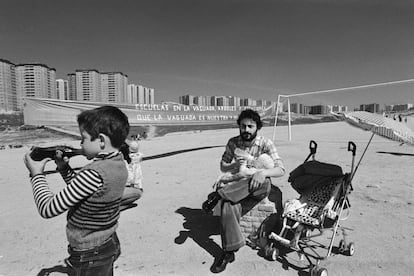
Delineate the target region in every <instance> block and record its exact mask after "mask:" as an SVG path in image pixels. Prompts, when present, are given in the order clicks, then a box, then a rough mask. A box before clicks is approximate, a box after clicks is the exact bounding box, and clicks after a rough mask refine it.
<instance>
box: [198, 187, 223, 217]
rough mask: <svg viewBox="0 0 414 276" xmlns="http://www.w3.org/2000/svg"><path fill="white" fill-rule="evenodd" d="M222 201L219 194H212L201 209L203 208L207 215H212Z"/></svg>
mask: <svg viewBox="0 0 414 276" xmlns="http://www.w3.org/2000/svg"><path fill="white" fill-rule="evenodd" d="M220 199H221V196H220V195H219V193H218V192H212V193H210V194H209V195H208V197H207V200H206V201H204V202H203V205H202V207H201V208H203V210H204V211H205V212H206V213H211V212H212V211H213V209H214V207H215V206H216V205H217V203H218V202H219V200H220Z"/></svg>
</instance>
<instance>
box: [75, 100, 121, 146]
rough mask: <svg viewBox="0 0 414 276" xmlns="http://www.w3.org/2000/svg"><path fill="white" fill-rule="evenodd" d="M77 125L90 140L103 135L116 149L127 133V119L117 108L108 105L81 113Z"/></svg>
mask: <svg viewBox="0 0 414 276" xmlns="http://www.w3.org/2000/svg"><path fill="white" fill-rule="evenodd" d="M78 125H79V127H80V128H82V129H84V130H85V131H86V132H87V133H88V134H89V135H90V136H91V139H92V140H95V139H96V138H98V136H99V133H102V134H105V135H106V136H108V137H109V139H111V144H112V146H113V147H114V148H117V149H119V148H120V147H121V145H122V144H123V143H124V141H125V139H126V138H127V136H128V133H129V122H128V117H127V116H126V115H125V114H124V113H123V112H122V111H121V110H120V109H119V108H117V107H114V106H110V105H106V106H101V107H98V108H95V109H91V110H85V111H83V112H82V113H80V114H79V115H78Z"/></svg>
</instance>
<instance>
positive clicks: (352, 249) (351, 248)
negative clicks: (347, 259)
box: [348, 242, 355, 256]
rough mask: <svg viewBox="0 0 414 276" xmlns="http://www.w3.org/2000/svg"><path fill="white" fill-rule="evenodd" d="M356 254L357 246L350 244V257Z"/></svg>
mask: <svg viewBox="0 0 414 276" xmlns="http://www.w3.org/2000/svg"><path fill="white" fill-rule="evenodd" d="M354 253H355V245H354V243H353V242H350V243H349V244H348V255H349V256H352V255H354Z"/></svg>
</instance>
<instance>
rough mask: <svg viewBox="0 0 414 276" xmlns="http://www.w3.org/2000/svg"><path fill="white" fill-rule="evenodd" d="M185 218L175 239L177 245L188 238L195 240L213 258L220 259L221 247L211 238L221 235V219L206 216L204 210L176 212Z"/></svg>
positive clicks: (182, 209)
mask: <svg viewBox="0 0 414 276" xmlns="http://www.w3.org/2000/svg"><path fill="white" fill-rule="evenodd" d="M175 212H176V213H177V214H181V215H182V216H183V217H184V223H183V227H184V229H185V230H182V231H180V233H179V235H178V237H176V238H175V243H176V244H183V243H184V242H185V241H186V240H187V239H188V238H191V239H193V240H194V242H195V243H197V244H198V245H199V246H200V247H202V248H204V250H206V251H207V252H208V253H209V254H210V255H211V256H213V257H218V256H219V255H220V254H221V252H222V251H221V247H220V246H219V245H218V244H217V243H215V242H214V241H213V239H212V238H211V237H210V236H212V235H220V219H219V217H217V216H213V215H211V214H206V213H205V212H204V211H203V210H202V209H192V208H188V207H181V208H179V209H177V210H176V211H175Z"/></svg>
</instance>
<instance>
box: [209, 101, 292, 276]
mask: <svg viewBox="0 0 414 276" xmlns="http://www.w3.org/2000/svg"><path fill="white" fill-rule="evenodd" d="M237 124H238V126H239V131H240V135H238V136H236V137H233V138H231V139H230V140H229V141H228V142H227V145H226V150H225V151H224V153H223V156H222V158H221V162H220V169H221V171H222V172H232V173H236V172H237V171H238V170H239V168H240V166H241V165H242V164H244V165H247V166H249V165H250V164H252V162H253V161H254V158H257V157H259V156H260V155H261V154H268V155H269V156H270V157H271V158H272V160H273V162H274V166H273V168H271V169H264V170H258V171H257V172H256V173H255V174H254V175H253V176H252V177H251V178H248V179H243V180H240V181H236V182H232V183H228V184H226V185H224V186H223V187H221V188H219V189H218V190H217V191H215V192H213V193H211V194H210V195H209V196H208V199H207V200H206V201H205V202H204V203H203V205H202V208H203V210H204V211H206V212H211V211H212V210H213V208H214V207H215V206H216V205H217V203H218V202H219V201H220V200H221V201H220V202H221V215H220V223H221V242H222V248H223V252H222V254H221V255H220V256H219V257H218V258H216V259H215V261H214V263H213V265H212V266H211V272H213V273H220V272H222V271H224V270H225V269H226V266H227V264H228V263H232V262H233V261H234V260H235V254H234V253H235V252H236V251H237V250H239V249H240V248H241V247H242V246H244V245H245V238H244V236H243V233H242V232H241V229H240V224H239V222H240V217H241V216H242V215H243V214H245V213H246V212H247V211H248V210H246V208H252V207H253V206H255V205H256V204H257V203H259V202H260V201H261V200H262V199H264V198H265V197H267V196H268V195H269V193H270V190H271V185H272V182H271V180H270V177H281V176H283V175H284V173H285V168H284V166H283V162H282V160H281V158H280V157H279V155H278V153H277V150H276V147H275V145H274V144H273V142H272V141H271V140H270V139H268V138H265V137H262V136H258V135H257V132H258V131H259V130H260V129H261V128H262V125H263V124H262V121H261V119H260V115H259V114H258V113H257V112H256V111H254V110H251V109H246V110H244V111H242V112H241V113H240V115H239V117H238V119H237ZM236 149H239V150H240V149H241V150H242V151H245V152H246V153H248V154H244V155H243V154H242V155H238V154H235V150H236ZM239 150H238V151H239ZM251 157H253V158H251ZM252 201H253V204H252Z"/></svg>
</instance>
